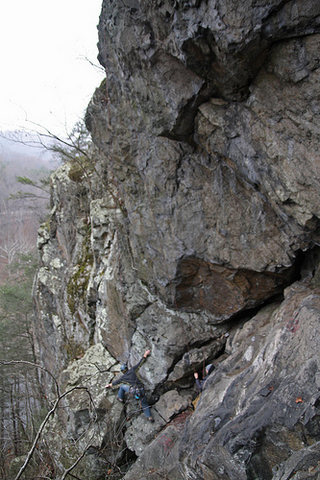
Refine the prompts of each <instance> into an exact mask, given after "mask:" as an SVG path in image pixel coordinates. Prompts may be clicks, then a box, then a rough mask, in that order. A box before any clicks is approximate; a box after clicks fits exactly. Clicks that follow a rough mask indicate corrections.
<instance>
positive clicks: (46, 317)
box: [35, 0, 320, 480]
mask: <svg viewBox="0 0 320 480" xmlns="http://www.w3.org/2000/svg"><path fill="white" fill-rule="evenodd" d="M319 19H320V3H319V2H318V0H305V1H304V2H302V1H300V0H287V1H283V0H273V1H266V0H260V1H253V0H244V1H243V2H241V3H239V2H238V3H237V5H235V2H233V1H231V0H227V1H226V0H224V1H220V0H190V1H189V0H188V1H180V0H175V1H174V2H173V1H168V0H148V1H146V0H112V1H111V0H108V1H107V0H104V1H103V4H102V12H101V16H100V22H99V59H100V62H101V63H102V65H103V66H104V67H105V69H106V79H105V80H104V81H103V82H102V84H101V85H100V87H99V88H97V90H96V92H95V93H94V95H93V98H92V101H91V102H90V105H89V106H88V110H87V114H86V123H87V126H88V128H89V129H90V130H91V133H92V137H93V141H94V143H95V145H96V146H97V148H98V149H99V154H98V155H97V156H96V157H95V158H94V161H93V163H94V169H93V171H92V172H91V173H90V176H89V178H76V177H75V175H74V172H72V167H71V166H70V165H68V164H66V165H64V166H63V167H61V168H60V169H59V170H58V171H57V172H56V173H55V174H54V176H53V178H52V197H51V203H52V212H51V215H50V219H49V221H48V222H47V223H46V224H45V225H43V226H42V228H41V230H40V232H39V242H38V247H39V251H40V257H41V265H40V269H39V272H38V275H37V280H36V284H35V301H36V313H37V315H36V333H37V338H38V343H39V351H40V357H41V359H42V362H43V364H44V365H45V366H46V367H47V368H48V369H49V370H51V371H52V372H53V373H54V374H55V375H56V376H57V377H58V378H59V382H60V383H61V386H62V387H63V388H64V389H68V388H73V387H81V388H82V387H86V388H87V390H81V392H80V388H79V389H75V390H74V391H73V392H72V394H70V399H69V403H68V405H67V406H66V409H65V410H63V409H62V410H61V412H60V413H59V415H57V418H56V419H55V420H54V421H55V424H54V427H53V428H52V432H53V435H52V436H51V437H50V439H51V440H50V441H51V442H52V448H53V449H54V451H55V452H56V455H55V461H56V464H57V466H58V467H57V471H59V472H63V471H64V469H66V468H69V467H70V465H71V464H72V462H74V461H76V459H77V458H79V455H80V454H81V451H82V452H83V451H84V450H85V449H86V448H88V450H87V451H86V452H87V453H86V455H84V456H83V457H82V458H81V461H80V462H79V464H77V470H75V471H74V473H75V475H78V476H79V477H80V478H83V479H85V478H88V479H89V478H90V480H102V478H105V475H106V472H109V473H108V475H109V477H110V478H125V479H126V480H151V479H152V480H153V479H159V478H163V479H166V480H184V479H190V480H211V479H212V480H232V479H234V480H236V479H237V480H239V479H240V480H242V479H243V480H253V479H259V480H271V479H273V480H289V479H291V480H292V479H297V480H298V479H303V478H317V475H318V469H319V465H318V460H319V459H318V453H317V447H318V443H319V441H320V426H319V419H320V415H319V393H318V392H319V386H320V377H319V374H318V370H319V355H318V351H319V340H318V338H319V318H320V311H319V306H320V304H319V298H320V297H319V292H320V291H319V285H320V283H319V278H320V276H319V272H320V267H319V265H320V262H319V260H320V254H319V248H318V246H319V240H320V238H319V218H320V202H319V186H320V185H319V183H320V171H319V168H320V162H319V128H318V125H319V114H320V108H319V105H320V102H319V100H320V99H319V82H320V80H319V79H320V75H319V66H320V56H319V40H320V21H319ZM149 348H150V349H151V356H150V357H149V358H148V359H147V361H146V362H145V364H144V365H143V367H142V368H141V370H140V372H139V374H140V375H141V378H142V380H143V382H144V384H145V387H146V393H147V396H148V400H149V401H150V404H151V408H152V412H153V414H154V417H155V422H154V423H153V424H151V423H147V420H146V419H145V418H144V417H143V415H142V414H141V411H140V410H139V409H136V411H135V412H134V414H133V415H131V413H130V408H131V407H130V405H129V404H130V402H129V404H128V405H126V406H123V405H121V404H119V403H118V402H116V392H115V391H112V392H110V391H108V392H106V391H105V389H104V385H105V383H106V382H108V381H110V380H111V379H112V378H113V377H114V375H115V374H116V373H117V371H118V363H117V362H124V361H126V362H128V363H129V365H131V366H132V365H134V364H135V363H136V362H138V361H139V359H140V358H141V355H142V354H143V352H144V351H145V350H146V349H149ZM93 358H94V360H92V359H93ZM208 363H214V365H215V370H214V371H213V373H212V374H211V375H210V377H209V379H208V380H207V382H206V387H205V390H204V391H203V393H202V395H201V398H200V400H199V401H198V403H197V405H196V407H195V410H193V409H192V407H191V405H190V400H191V399H195V397H196V391H195V387H194V377H193V373H194V372H195V371H198V372H199V375H200V376H201V374H202V371H203V369H204V366H205V365H206V364H208ZM93 365H95V366H93ZM97 366H99V368H98V371H97V372H96V368H97ZM88 391H89V392H90V394H91V400H92V402H93V403H94V404H95V408H94V409H91V410H90V408H91V407H90V402H91V400H90V395H89V396H88ZM132 406H133V408H134V405H133V404H132ZM94 412H95V413H94ZM128 413H129V415H128ZM61 438H62V439H63V442H61ZM62 447H63V448H62ZM89 447H90V448H89ZM63 452H65V453H63ZM308 475H309V477H308ZM107 478H108V477H107Z"/></svg>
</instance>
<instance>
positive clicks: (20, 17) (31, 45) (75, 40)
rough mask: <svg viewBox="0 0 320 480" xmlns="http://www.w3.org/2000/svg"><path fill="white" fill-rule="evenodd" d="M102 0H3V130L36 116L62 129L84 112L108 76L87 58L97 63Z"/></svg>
mask: <svg viewBox="0 0 320 480" xmlns="http://www.w3.org/2000/svg"><path fill="white" fill-rule="evenodd" d="M101 4H102V0H0V62H1V63H0V65H1V70H0V130H9V129H20V128H21V127H22V128H24V129H27V130H33V129H35V127H34V126H33V125H31V124H30V122H35V123H38V124H40V125H43V126H44V127H46V128H48V129H49V130H53V131H54V133H57V134H59V135H63V134H64V132H65V131H66V129H67V130H68V131H70V129H71V128H72V126H73V125H74V123H75V122H76V121H77V120H78V119H80V118H82V117H83V115H84V112H85V109H86V106H87V104H88V102H89V100H90V98H91V95H92V94H93V91H94V89H95V88H96V87H97V86H98V85H99V84H100V82H101V81H102V79H103V72H101V71H100V70H99V69H97V68H95V67H93V66H92V65H90V63H89V62H88V61H86V60H85V57H87V58H89V59H90V61H91V62H93V63H94V64H96V65H98V61H97V59H96V58H97V54H98V50H97V46H96V45H97V42H98V33H97V28H96V26H97V24H98V22H99V15H100V10H101ZM26 119H27V120H28V122H26Z"/></svg>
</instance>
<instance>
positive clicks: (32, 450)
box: [14, 387, 91, 480]
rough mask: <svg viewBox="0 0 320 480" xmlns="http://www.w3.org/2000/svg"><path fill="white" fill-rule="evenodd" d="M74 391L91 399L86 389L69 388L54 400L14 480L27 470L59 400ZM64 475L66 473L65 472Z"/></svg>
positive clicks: (17, 479)
mask: <svg viewBox="0 0 320 480" xmlns="http://www.w3.org/2000/svg"><path fill="white" fill-rule="evenodd" d="M75 390H85V391H86V392H87V393H88V394H89V397H90V399H91V395H90V392H89V391H88V389H87V388H86V387H73V388H71V389H70V390H67V391H66V392H64V393H62V394H61V395H59V397H58V398H57V399H56V401H55V402H54V405H53V407H52V408H51V410H49V412H48V413H47V415H46V416H45V418H44V420H43V421H42V423H41V425H40V427H39V429H38V432H37V434H36V436H35V439H34V441H33V444H32V447H31V449H30V450H29V452H28V455H27V457H26V459H25V462H24V464H23V465H22V467H21V468H20V470H19V472H18V474H17V476H16V477H15V479H14V480H19V478H21V475H22V474H23V472H24V471H25V469H26V468H27V466H28V464H29V462H30V460H31V458H32V456H33V454H34V451H35V449H36V446H37V443H38V441H39V439H40V436H41V434H42V432H43V430H44V428H45V426H46V424H47V423H48V420H49V419H50V417H51V416H52V415H53V414H54V412H55V411H56V410H57V408H58V405H59V403H60V402H61V400H62V399H63V398H64V397H66V396H67V395H69V394H70V393H72V392H74V391H75ZM85 452H86V450H85V451H84V452H83V453H82V455H81V458H83V457H84V455H85ZM81 458H79V459H78V460H77V463H79V462H80V460H81ZM74 466H75V465H74ZM74 466H72V468H74ZM70 468H71V467H70ZM72 468H71V469H72ZM66 473H68V472H66ZM63 478H65V476H64V477H63Z"/></svg>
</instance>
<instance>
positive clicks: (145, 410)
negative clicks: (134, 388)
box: [118, 383, 151, 418]
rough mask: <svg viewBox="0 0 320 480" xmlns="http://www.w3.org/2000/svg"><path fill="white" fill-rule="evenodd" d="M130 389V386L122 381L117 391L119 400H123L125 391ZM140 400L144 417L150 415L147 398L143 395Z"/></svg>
mask: <svg viewBox="0 0 320 480" xmlns="http://www.w3.org/2000/svg"><path fill="white" fill-rule="evenodd" d="M129 390H130V386H129V385H126V384H125V383H122V384H121V385H120V388H119V391H118V398H120V400H124V396H125V394H126V393H128V392H129ZM140 402H141V407H142V410H143V413H144V414H145V416H146V417H148V418H149V417H151V412H150V407H149V405H148V402H147V399H146V396H145V395H143V396H142V397H141V398H140Z"/></svg>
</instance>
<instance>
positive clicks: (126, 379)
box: [106, 350, 154, 422]
mask: <svg viewBox="0 0 320 480" xmlns="http://www.w3.org/2000/svg"><path fill="white" fill-rule="evenodd" d="M150 353H151V352H150V350H146V351H145V353H144V355H143V357H142V358H141V360H140V361H139V362H138V363H137V364H136V365H134V366H133V367H131V368H130V369H129V370H128V367H127V365H126V364H123V365H121V367H120V370H121V371H122V372H124V373H123V375H122V376H121V377H120V378H119V379H117V380H113V381H112V383H108V384H107V385H106V388H111V387H114V386H116V385H120V388H119V390H118V396H117V398H118V401H119V402H121V403H123V402H124V398H125V395H126V394H128V393H129V394H130V393H132V395H133V396H134V397H135V398H136V399H137V400H140V402H141V406H142V410H143V413H144V415H145V416H146V417H147V418H148V420H149V421H150V422H153V421H154V420H153V418H152V415H151V412H150V407H149V405H148V402H147V398H146V395H145V391H144V385H143V383H142V381H141V380H140V378H139V377H138V370H139V368H140V367H141V365H142V364H143V363H144V362H145V360H146V358H147V357H148V356H149V355H150Z"/></svg>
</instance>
